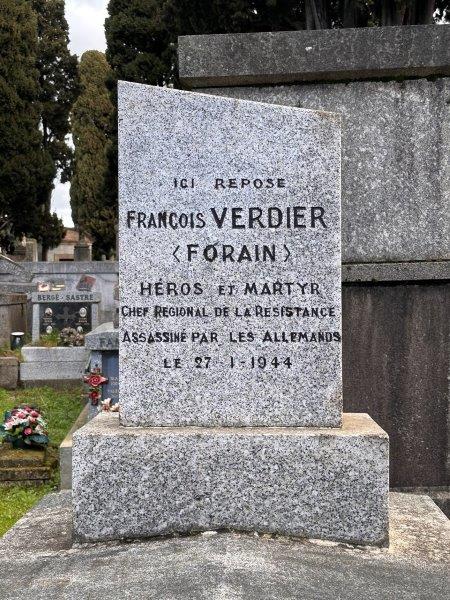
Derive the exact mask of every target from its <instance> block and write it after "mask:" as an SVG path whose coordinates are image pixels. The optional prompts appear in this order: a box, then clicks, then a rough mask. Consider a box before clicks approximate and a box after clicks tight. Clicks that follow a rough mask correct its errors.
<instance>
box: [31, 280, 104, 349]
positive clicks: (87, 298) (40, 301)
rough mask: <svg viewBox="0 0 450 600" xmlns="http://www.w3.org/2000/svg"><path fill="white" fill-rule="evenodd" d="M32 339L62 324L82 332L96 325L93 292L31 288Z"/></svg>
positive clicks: (96, 310) (97, 295)
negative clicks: (33, 290) (39, 290)
mask: <svg viewBox="0 0 450 600" xmlns="http://www.w3.org/2000/svg"><path fill="white" fill-rule="evenodd" d="M31 301H32V304H33V323H32V338H33V341H36V340H38V339H39V337H40V336H41V335H45V334H51V333H53V332H55V331H61V330H62V329H64V328H65V327H71V328H73V329H76V331H77V332H78V333H81V334H83V335H84V334H86V333H88V332H89V331H91V329H93V328H94V327H96V326H97V321H98V303H99V302H100V294H99V293H97V292H81V291H73V292H70V291H69V292H68V291H62V290H57V291H55V290H51V291H48V292H45V291H44V292H33V293H32V294H31Z"/></svg>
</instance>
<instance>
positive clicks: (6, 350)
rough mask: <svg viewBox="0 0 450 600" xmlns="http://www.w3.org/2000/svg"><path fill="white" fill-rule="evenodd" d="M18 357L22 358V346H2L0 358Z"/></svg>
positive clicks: (19, 359)
mask: <svg viewBox="0 0 450 600" xmlns="http://www.w3.org/2000/svg"><path fill="white" fill-rule="evenodd" d="M8 357H9V358H17V360H18V361H21V360H22V353H21V351H20V348H17V349H16V350H11V348H10V347H9V346H6V345H4V346H0V358H8Z"/></svg>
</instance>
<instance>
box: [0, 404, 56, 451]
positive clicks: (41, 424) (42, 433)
mask: <svg viewBox="0 0 450 600" xmlns="http://www.w3.org/2000/svg"><path fill="white" fill-rule="evenodd" d="M0 441H4V442H10V443H11V444H12V445H13V446H14V447H15V448H27V447H33V446H35V447H36V446H37V447H40V448H45V446H47V445H48V443H49V437H48V431H47V423H46V422H45V420H44V418H43V416H42V414H41V413H40V411H39V409H38V408H36V407H35V406H29V405H28V404H21V405H20V406H16V407H14V408H13V409H11V410H7V411H6V412H5V417H4V422H3V423H2V425H0Z"/></svg>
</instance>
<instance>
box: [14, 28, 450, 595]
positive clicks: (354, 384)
mask: <svg viewBox="0 0 450 600" xmlns="http://www.w3.org/2000/svg"><path fill="white" fill-rule="evenodd" d="M420 29H421V31H420ZM432 29H433V31H432V30H431V29H430V28H412V29H410V31H409V32H408V31H407V30H408V28H402V30H403V31H402V32H399V31H398V30H397V31H396V30H395V29H391V30H390V33H391V34H392V35H391V36H390V37H389V36H388V37H387V38H384V46H385V48H386V49H392V48H396V49H397V55H398V56H400V57H399V58H398V62H397V63H396V64H390V63H389V64H388V65H385V64H384V63H383V60H385V59H386V56H385V55H384V54H383V51H382V47H381V49H380V44H379V42H380V40H379V39H378V38H376V36H377V34H376V33H375V32H373V33H372V32H371V33H370V34H369V38H364V37H363V36H364V35H366V34H365V33H364V31H361V30H360V31H359V32H357V33H355V34H354V35H355V38H354V39H352V40H348V39H347V40H346V39H345V37H344V38H336V37H333V36H335V35H336V33H335V32H309V33H308V34H305V33H304V32H302V35H308V36H311V37H308V38H303V39H302V41H301V42H300V44H301V45H303V46H304V47H305V48H310V47H312V48H321V47H327V44H333V43H338V42H339V43H340V44H344V45H345V44H348V45H349V46H351V45H352V44H353V45H354V46H356V47H358V48H360V49H362V48H364V49H365V50H366V51H365V52H364V53H362V54H363V58H362V59H361V61H360V62H359V63H358V64H356V65H354V64H350V63H351V61H350V63H349V65H347V67H348V71H347V72H342V71H341V69H342V67H341V66H340V65H337V66H336V70H335V71H333V70H331V67H330V64H329V62H328V63H327V69H329V71H327V72H325V73H324V71H323V68H322V64H321V63H322V62H323V60H322V58H321V56H320V53H319V54H318V53H317V52H314V54H313V56H314V59H313V60H312V63H310V62H309V60H308V61H306V66H305V64H304V63H303V62H301V64H300V65H299V64H295V63H294V64H292V63H289V61H288V60H287V57H288V56H289V55H291V54H294V55H295V56H297V57H299V56H300V54H299V53H293V52H292V48H293V47H295V44H296V43H297V44H298V43H299V42H298V40H299V39H300V38H298V37H297V40H296V35H297V36H298V34H290V35H286V36H285V37H284V38H283V36H280V37H278V38H277V37H276V36H275V35H273V34H271V35H270V44H269V46H270V47H271V49H272V50H273V47H274V46H275V47H277V48H278V50H277V52H276V53H272V55H271V54H268V55H264V52H262V53H261V52H260V49H261V48H264V47H267V40H265V39H264V37H259V38H258V37H255V36H244V37H240V36H238V37H233V36H221V37H220V38H217V37H216V36H214V37H212V36H205V37H202V38H198V37H197V38H192V37H191V38H185V39H181V41H180V73H181V76H182V78H185V81H184V83H185V85H186V87H191V88H194V89H199V91H201V92H206V93H213V94H215V95H221V94H223V95H226V96H237V97H242V98H244V99H245V98H246V99H250V100H262V101H265V102H271V103H274V104H286V105H292V106H301V107H303V108H320V109H324V110H336V111H338V112H340V113H342V114H343V115H344V124H345V125H346V126H347V131H351V134H349V138H351V142H350V143H348V144H347V143H346V134H345V131H346V130H345V129H344V162H345V163H346V164H347V172H348V173H351V175H349V179H348V180H347V182H346V185H347V188H346V189H347V190H349V194H348V196H347V197H348V198H350V201H349V206H351V208H352V209H353V208H354V207H355V206H357V207H358V212H357V213H356V217H355V220H354V222H352V223H349V224H348V225H347V224H346V217H345V208H344V228H346V227H347V229H346V232H347V233H346V235H344V240H343V242H344V264H343V268H342V281H343V284H344V285H343V330H344V339H347V340H351V342H350V343H347V344H345V342H344V347H343V351H344V357H343V369H344V403H345V406H346V408H347V410H357V411H358V412H361V411H367V412H369V413H370V414H371V415H372V416H374V417H375V418H376V420H377V422H379V423H380V424H382V425H383V427H384V428H385V429H387V430H388V431H389V433H390V437H391V450H392V452H391V483H392V484H393V485H394V486H396V487H400V488H405V487H406V488H414V489H416V490H420V489H425V490H426V491H428V492H430V493H434V497H436V498H438V499H439V497H440V502H441V506H442V507H443V508H445V506H446V504H445V502H446V497H447V496H446V491H447V490H448V488H446V487H445V486H446V485H447V483H448V479H447V469H446V463H447V448H448V425H447V423H448V418H447V416H448V402H447V398H448V396H447V394H448V382H447V376H446V374H447V372H448V346H447V339H448V308H449V302H448V290H449V283H448V282H449V279H450V277H449V270H448V264H449V263H448V254H447V249H448V243H447V242H448V228H446V220H445V209H446V199H445V195H444V194H445V192H446V188H445V181H446V180H445V177H441V175H442V173H446V172H447V171H446V169H447V165H446V163H445V154H444V152H443V151H441V148H442V149H443V148H445V146H446V145H448V128H447V125H446V123H448V117H447V113H448V106H447V105H445V102H444V98H445V93H446V90H447V85H448V84H447V78H446V76H447V75H448V71H449V63H450V60H449V56H448V50H447V49H448V46H449V44H448V34H447V33H446V31H444V30H445V29H446V28H445V27H442V28H432ZM437 29H442V30H443V31H442V32H439V33H438V32H437V31H436V30H437ZM356 31H357V30H356ZM349 33H350V32H344V34H343V35H344V36H345V35H346V34H349ZM328 34H331V36H329V37H328V38H326V37H318V36H322V35H324V36H327V35H328ZM256 35H257V34H256ZM262 35H264V34H262ZM358 35H359V37H358ZM385 35H387V34H385V32H383V37H384V36H385ZM315 36H316V37H315ZM370 36H372V37H375V38H376V43H375V42H373V45H372V46H371V38H370ZM327 40H329V41H327ZM396 44H397V46H396ZM381 46H382V45H381ZM406 46H407V47H408V48H409V52H410V55H409V57H408V64H406V59H405V61H404V62H402V52H401V50H402V48H403V49H404V48H405V47H406ZM235 48H239V52H238V53H236V52H235ZM243 48H244V49H245V51H243ZM424 48H427V49H431V50H430V52H429V53H428V54H427V55H426V56H425V58H424V54H426V53H424ZM375 49H376V51H375ZM308 52H310V51H309V50H308ZM183 53H184V54H183ZM261 54H262V56H261ZM326 54H327V61H329V56H330V52H329V50H327V52H326ZM331 54H332V53H331ZM393 54H395V53H393ZM183 56H188V57H189V61H188V62H185V63H184V65H183ZM271 56H272V57H273V56H277V60H276V61H274V62H275V63H276V64H275V67H274V66H273V64H272V63H271V61H270V58H271ZM280 56H281V57H282V59H281V60H280ZM307 56H308V58H309V55H308V53H307ZM369 56H373V57H374V58H373V62H372V63H371V62H370V60H369V58H368V57H369ZM411 56H412V59H411ZM229 57H231V60H230V63H226V59H227V58H229ZM415 57H417V62H416V63H415V62H414V58H415ZM247 60H248V63H246V62H245V61H247ZM316 60H317V63H316V62H314V61H316ZM349 60H350V59H349ZM224 61H225V64H223V63H224ZM240 61H244V63H245V64H244V65H242V64H241V62H240ZM198 63H200V64H199V65H198ZM279 64H283V65H285V68H283V69H282V70H281V71H282V72H281V73H280V72H279V71H277V68H278V67H277V65H279ZM255 65H256V67H255ZM261 65H262V67H261ZM286 65H287V66H286ZM331 66H332V65H331ZM241 67H242V72H243V73H244V75H242V74H241V72H240V71H239V69H240V68H241ZM254 67H255V68H254ZM185 68H186V71H183V69H185ZM196 69H198V71H196ZM211 69H212V71H211ZM377 70H378V71H377ZM253 71H254V73H253ZM261 71H262V72H263V73H262V75H261ZM183 73H185V74H184V75H183ZM379 77H382V78H384V79H386V81H379ZM393 77H395V78H396V79H395V80H394V79H392V78H393ZM399 77H401V78H405V80H404V81H400V82H399V81H398V78H399ZM430 77H431V78H430ZM216 78H217V79H216ZM246 78H248V79H246ZM328 78H329V79H330V81H333V83H329V82H327V79H328ZM316 79H317V81H315V80H316ZM336 79H337V80H338V83H336V82H335V80H336ZM364 80H367V81H364ZM342 82H344V83H342ZM217 86H219V87H217ZM219 88H223V89H219ZM383 111H385V112H383ZM400 114H402V115H405V114H407V115H409V116H408V119H406V123H405V122H404V121H403V120H400V118H399V115H400ZM386 115H389V117H387V116H386ZM368 119H372V120H371V121H370V122H371V123H374V124H375V125H374V126H371V127H370V128H369V129H370V130H371V131H367V130H366V129H365V123H367V122H368ZM390 119H391V121H390ZM400 122H401V123H402V127H401V132H402V133H401V135H400V136H397V135H392V132H393V131H394V127H395V126H397V125H398V124H399V123H400ZM390 125H391V126H392V129H390ZM374 127H375V132H374V130H373V128H374ZM418 130H419V131H421V132H422V134H423V135H420V136H414V133H415V132H417V131H418ZM370 135H372V136H373V137H376V139H377V143H376V144H374V146H375V147H374V148H373V149H372V150H371V149H370V148H368V147H367V146H366V145H365V144H366V140H367V139H368V136H370ZM391 135H392V137H390V136H391ZM373 137H372V139H373ZM416 139H417V142H416ZM435 139H439V140H440V142H441V145H440V146H439V151H438V152H435V153H431V152H430V149H431V148H433V147H434V140H435ZM418 140H420V142H419V141H418ZM355 147H358V148H361V147H364V148H365V152H363V153H361V152H360V150H358V152H355ZM388 147H390V148H394V151H393V154H394V155H395V165H396V167H395V169H394V170H393V171H394V172H391V170H390V166H389V158H392V157H391V156H389V155H388V157H387V159H386V162H384V163H382V164H380V165H379V168H378V165H376V168H375V169H374V164H373V155H372V154H371V152H373V153H375V152H378V153H379V154H381V155H382V154H383V152H384V151H385V150H386V148H388ZM405 147H406V148H407V149H408V152H407V153H406V156H405V152H404V148H405ZM431 154H432V156H433V158H428V157H429V156H430V155H431ZM403 161H404V162H403ZM355 164H358V168H357V169H356V170H355V169H354V167H355ZM392 164H393V163H392V162H391V165H392ZM411 165H414V170H411ZM355 171H356V172H357V175H355ZM411 174H414V177H415V179H414V185H410V184H408V188H407V189H408V194H412V196H414V198H415V200H414V202H413V204H414V206H415V208H416V209H417V211H418V212H419V213H420V211H421V210H422V204H421V198H423V197H426V198H427V199H430V198H431V199H432V206H433V208H434V210H433V213H432V215H431V217H430V219H428V217H427V215H425V216H424V218H423V223H424V225H423V227H421V228H420V235H419V236H417V232H418V228H417V226H416V224H413V226H412V227H411V230H410V231H409V232H407V231H403V230H402V235H401V238H402V239H401V240H398V239H396V232H398V231H400V229H399V227H398V224H397V227H395V224H396V221H395V216H394V217H392V213H390V212H389V210H390V209H391V208H392V207H391V206H390V205H388V204H386V205H384V206H385V208H386V210H385V211H384V212H383V211H382V213H381V215H379V214H376V213H374V222H376V223H377V229H375V228H374V229H373V230H372V231H371V232H370V233H371V236H372V237H371V236H370V235H366V234H367V232H364V235H363V234H362V233H361V230H360V229H359V227H360V225H361V221H359V220H358V214H359V215H361V214H364V211H365V210H367V211H368V212H370V211H371V210H373V207H374V206H375V204H376V205H377V208H378V207H379V203H380V198H381V202H384V199H386V200H387V198H392V197H396V198H397V196H395V194H397V193H398V190H403V189H405V188H404V187H402V186H401V184H400V182H403V184H405V182H406V181H407V180H408V179H409V178H410V177H411ZM361 181H367V182H368V185H367V188H364V194H363V196H362V195H361V187H360V184H361ZM442 181H444V184H443V183H442ZM386 182H387V184H386ZM382 184H384V185H386V187H387V190H388V191H386V188H385V189H383V187H382ZM344 187H345V186H344ZM392 194H394V195H393V196H392ZM344 197H345V190H344ZM375 198H376V202H375V200H374V199H375ZM383 210H384V209H383ZM395 214H397V215H398V214H400V215H402V216H403V217H405V215H404V213H403V209H402V206H401V195H400V193H399V194H398V204H396V208H395V211H394V215H395ZM443 215H444V218H443ZM391 217H392V218H391ZM409 218H410V215H409V214H406V220H407V221H408V219H409ZM390 226H392V227H391V231H390V233H386V232H387V229H388V227H390ZM379 231H383V232H384V233H383V235H379ZM361 239H364V244H362V245H361V243H360V241H361ZM346 244H348V250H346ZM2 262H3V261H2ZM9 267H11V265H8V268H9ZM22 267H24V268H25V270H26V271H27V272H26V273H23V272H20V275H17V273H18V271H17V270H15V267H14V273H15V274H13V273H6V275H4V277H3V281H2V286H4V290H5V291H7V292H15V293H20V292H22V293H23V292H25V293H27V292H28V293H29V292H30V291H31V288H32V289H33V290H35V289H36V284H37V282H38V281H40V280H41V279H42V278H45V279H49V278H51V277H52V275H55V274H56V276H57V277H56V278H57V279H58V280H61V279H62V278H64V279H66V280H67V282H68V283H69V286H70V287H71V288H73V287H76V285H77V283H78V281H79V278H78V276H79V275H80V276H81V275H83V274H84V275H86V276H88V277H89V276H94V277H97V286H99V287H100V288H101V287H102V286H103V288H104V289H103V290H102V291H101V293H102V296H101V303H100V313H101V312H102V311H103V316H101V317H100V321H99V322H101V323H107V322H108V321H110V320H111V318H112V314H113V312H114V303H113V301H112V287H113V285H114V282H115V281H116V279H117V263H114V262H109V261H108V262H87V263H84V264H83V263H79V264H77V263H73V264H72V265H71V264H70V263H66V264H60V265H57V264H54V265H51V264H49V263H39V262H35V263H28V264H27V263H22ZM7 270H8V269H6V271H7ZM30 273H32V276H31V279H30ZM49 276H50V277H49ZM61 276H62V277H61ZM16 300H18V303H17V305H14V306H15V307H18V308H14V311H15V312H16V313H17V311H19V312H21V313H22V316H23V313H24V310H25V309H24V306H25V304H26V298H25V300H24V298H23V296H22V297H21V298H18V299H16ZM8 302H9V303H10V302H11V300H10V298H9V300H8ZM430 307H432V308H431V309H430ZM430 310H432V311H433V312H432V314H430ZM6 312H7V314H8V318H9V315H10V314H11V313H12V311H11V310H10V309H7V311H6ZM12 318H14V316H13V317H12ZM16 318H17V317H16ZM19 318H20V315H19ZM6 327H7V326H6ZM24 327H25V326H24ZM5 329H6V328H5ZM106 329H108V326H106ZM99 334H101V331H100V332H99ZM113 335H115V334H113ZM368 338H369V339H371V345H370V346H368V344H367V339H368ZM99 339H100V340H101V339H103V340H105V339H107V340H108V342H107V344H109V343H110V341H109V339H110V338H109V335H108V336H106V338H105V337H103V338H102V337H101V336H100V338H99V337H98V336H97V338H95V339H94V342H93V345H92V346H91V348H92V350H93V351H94V352H95V351H97V350H105V347H103V346H104V345H105V342H104V341H99ZM96 344H97V345H96ZM112 347H114V342H113V346H112ZM107 351H108V350H107ZM99 356H100V358H98V357H97V358H96V360H101V354H100V355H99ZM79 362H80V366H81V361H79ZM105 364H106V363H105ZM431 398H432V399H433V400H432V401H430V399H431ZM66 485H67V482H66ZM430 488H432V489H430ZM61 502H62V500H61ZM394 505H395V503H394ZM64 506H65V508H64V509H63V505H62V504H60V505H59V509H58V510H59V511H60V514H62V512H64V510H65V511H66V513H67V504H66V505H64ZM44 510H45V508H44ZM421 510H422V511H423V512H422V513H421V515H422V516H423V517H425V514H426V513H427V514H428V515H429V517H430V519H431V520H433V519H435V520H434V521H433V526H435V527H436V530H435V531H436V536H437V537H438V538H439V536H440V534H441V531H442V524H441V526H440V527H439V526H438V522H439V519H438V517H437V513H434V512H433V509H432V507H431V505H428V506H427V508H426V509H425V505H422V506H421V509H420V510H418V512H420V511H421ZM404 514H405V516H406V513H404ZM432 529H433V528H432ZM25 530H26V523H25V529H24V531H25ZM418 531H419V530H418ZM433 531H434V530H433ZM404 534H405V532H404V531H402V533H401V535H402V536H403V535H404ZM418 538H420V539H421V540H422V541H423V539H424V536H423V533H421V532H419V533H418ZM18 543H20V539H19V542H18ZM394 547H395V544H394ZM411 547H412V546H411ZM441 549H442V546H440V542H438V543H437V546H436V554H437V555H438V554H439V552H440V550H441ZM431 555H432V553H430V554H429V555H427V556H428V557H430V556H431ZM315 558H316V559H317V557H315ZM55 560H58V559H57V555H56V554H55ZM80 560H83V558H82V555H80ZM427 560H428V559H427ZM427 584H428V586H429V587H428V592H429V593H430V597H433V596H432V594H433V593H436V594H437V595H436V597H439V588H438V587H436V585H435V583H433V580H432V579H430V580H428V581H427ZM399 593H400V592H399Z"/></svg>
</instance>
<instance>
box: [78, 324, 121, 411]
mask: <svg viewBox="0 0 450 600" xmlns="http://www.w3.org/2000/svg"><path fill="white" fill-rule="evenodd" d="M85 343H86V348H87V349H88V350H90V359H89V363H90V369H91V370H92V369H98V371H99V372H100V373H101V374H102V375H103V377H106V378H107V382H106V383H104V384H103V385H102V386H100V389H101V400H105V399H106V398H111V404H116V403H117V402H118V401H119V331H118V329H116V328H115V327H114V325H113V323H112V322H110V323H103V324H102V325H99V326H98V327H97V328H96V329H94V330H93V331H91V332H90V333H88V334H87V336H86V338H85ZM99 408H100V402H98V403H96V404H91V403H90V404H89V418H90V419H92V418H93V417H95V416H96V415H97V414H98V411H99Z"/></svg>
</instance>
